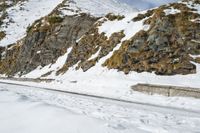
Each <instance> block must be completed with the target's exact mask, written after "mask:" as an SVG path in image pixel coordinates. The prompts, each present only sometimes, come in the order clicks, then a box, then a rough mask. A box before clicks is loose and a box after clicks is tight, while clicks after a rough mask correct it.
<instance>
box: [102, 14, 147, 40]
mask: <svg viewBox="0 0 200 133" xmlns="http://www.w3.org/2000/svg"><path fill="white" fill-rule="evenodd" d="M142 13H143V12H142ZM137 15H138V13H131V14H126V15H125V18H124V19H122V20H114V21H106V22H104V23H103V24H102V25H101V26H100V27H99V33H105V35H106V36H107V37H108V38H110V36H111V35H112V34H113V33H116V32H120V31H123V33H124V34H125V37H124V38H123V39H122V41H123V40H128V39H130V38H131V37H133V36H134V35H135V34H136V33H137V32H139V31H140V30H142V29H143V30H148V26H147V25H143V21H144V20H142V21H137V22H133V20H132V19H133V18H134V17H136V16H137Z"/></svg>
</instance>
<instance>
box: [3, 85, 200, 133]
mask: <svg viewBox="0 0 200 133" xmlns="http://www.w3.org/2000/svg"><path fill="white" fill-rule="evenodd" d="M171 102H174V101H171ZM188 102H190V101H188ZM193 103H196V104H197V105H198V106H199V103H200V102H199V100H193ZM198 110H199V108H198ZM0 112H1V113H0V118H1V119H0V125H1V126H0V132H3V133H11V132H15V133H27V132H28V133H35V132H37V133H44V132H48V133H55V132H58V130H59V133H66V132H67V133H76V132H78V133H108V132H110V133H130V132H134V133H146V132H153V133H156V132H162V133H163V132H173V133H179V132H188V133H190V132H191V133H192V132H198V131H199V130H200V127H199V124H200V115H199V113H198V112H195V111H192V110H184V109H176V108H163V107H156V106H146V105H138V104H129V103H122V102H116V101H109V100H101V99H96V98H88V97H81V96H74V95H70V94H64V93H59V92H51V91H45V90H43V89H39V88H34V87H21V86H16V85H5V84H0Z"/></svg>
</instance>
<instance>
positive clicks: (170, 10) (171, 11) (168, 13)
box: [164, 7, 181, 15]
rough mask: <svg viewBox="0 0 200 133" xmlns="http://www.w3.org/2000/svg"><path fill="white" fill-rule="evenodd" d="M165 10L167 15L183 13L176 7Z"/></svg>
mask: <svg viewBox="0 0 200 133" xmlns="http://www.w3.org/2000/svg"><path fill="white" fill-rule="evenodd" d="M164 12H165V15H170V14H177V13H181V11H180V10H178V9H174V8H173V7H171V8H170V9H165V10H164Z"/></svg>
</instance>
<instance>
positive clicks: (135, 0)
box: [119, 0, 178, 10]
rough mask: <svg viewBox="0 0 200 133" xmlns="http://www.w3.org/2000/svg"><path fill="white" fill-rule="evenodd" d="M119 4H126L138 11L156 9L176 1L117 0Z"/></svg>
mask: <svg viewBox="0 0 200 133" xmlns="http://www.w3.org/2000/svg"><path fill="white" fill-rule="evenodd" d="M119 1H121V2H124V3H127V4H129V5H131V6H134V7H135V8H137V9H139V10H145V9H150V8H154V7H158V6H160V5H164V4H167V3H172V2H176V1H178V0H119Z"/></svg>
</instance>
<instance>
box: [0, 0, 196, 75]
mask: <svg viewBox="0 0 200 133" xmlns="http://www.w3.org/2000/svg"><path fill="white" fill-rule="evenodd" d="M72 3H73V2H72ZM131 10H132V9H131ZM120 11H121V10H120ZM133 11H134V9H133ZM135 11H136V10H135ZM90 12H91V11H90ZM95 14H96V13H88V12H87V11H86V10H81V9H80V10H78V8H77V7H76V8H72V6H71V3H70V2H69V1H65V0H64V1H63V2H62V3H60V4H59V5H58V6H57V7H56V8H55V9H54V10H53V11H52V12H51V13H50V14H49V15H47V16H45V17H43V18H41V19H39V20H37V21H35V22H34V23H33V24H32V25H30V26H29V27H28V28H27V35H26V37H24V38H23V39H21V40H20V41H18V42H16V43H14V44H12V45H9V46H7V47H1V49H0V51H1V60H0V73H1V74H5V75H8V76H16V75H19V76H24V75H26V74H28V73H30V72H34V71H33V70H41V74H40V76H38V77H37V78H41V77H43V78H44V77H47V78H48V76H49V75H51V74H52V73H54V74H55V75H57V76H61V74H63V73H66V72H67V71H68V70H69V69H70V68H72V67H74V68H75V69H76V70H83V72H87V71H88V70H90V69H91V68H93V67H94V68H95V66H97V65H100V66H102V67H105V68H108V69H116V70H118V71H122V72H124V73H125V74H129V73H130V72H139V73H140V72H155V73H156V74H158V75H176V74H181V75H187V74H195V73H197V68H196V64H198V63H200V56H199V55H200V22H199V21H200V1H199V0H190V1H189V0H183V1H182V2H179V3H172V4H167V5H163V6H160V7H158V8H155V9H151V10H148V11H142V12H139V13H135V12H133V13H132V12H130V13H128V14H113V13H109V12H108V14H107V15H105V16H99V14H98V15H95ZM2 34H3V33H2ZM0 36H1V35H0ZM2 38H3V35H2ZM60 58H63V60H62V62H64V63H61V64H60V65H58V66H57V67H56V68H52V66H53V65H54V64H56V63H58V60H60ZM43 68H45V71H42V70H43ZM74 71H75V70H74Z"/></svg>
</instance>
